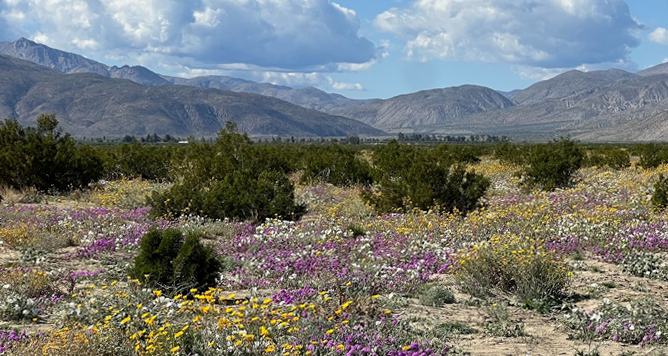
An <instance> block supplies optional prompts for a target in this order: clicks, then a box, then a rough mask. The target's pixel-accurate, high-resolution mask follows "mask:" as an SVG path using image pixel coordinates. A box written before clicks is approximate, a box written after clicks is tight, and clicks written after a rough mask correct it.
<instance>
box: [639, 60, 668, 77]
mask: <svg viewBox="0 0 668 356" xmlns="http://www.w3.org/2000/svg"><path fill="white" fill-rule="evenodd" d="M657 74H668V63H663V64H659V65H658V66H654V67H650V68H647V69H644V70H641V71H640V72H638V75H641V76H643V77H647V76H650V75H657Z"/></svg>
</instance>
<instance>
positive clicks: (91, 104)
mask: <svg viewBox="0 0 668 356" xmlns="http://www.w3.org/2000/svg"><path fill="white" fill-rule="evenodd" d="M42 113H55V114H56V115H57V117H58V119H59V120H60V122H61V124H62V126H63V128H64V129H65V130H66V131H68V132H71V133H72V134H74V135H77V136H103V135H106V136H120V135H126V134H130V135H146V134H150V133H157V134H172V135H181V136H187V135H197V136H199V135H215V134H216V133H217V132H218V131H219V130H220V128H222V127H223V126H224V124H225V122H226V121H230V120H231V121H235V122H237V123H238V124H239V130H240V131H243V132H248V133H249V134H250V135H283V136H345V135H382V134H383V132H382V131H380V130H378V129H375V128H372V127H370V126H368V125H365V124H362V123H360V122H357V121H354V120H350V119H347V118H343V117H336V116H332V115H328V114H325V113H322V112H319V111H315V110H310V109H306V108H303V107H300V106H297V105H293V104H290V103H287V102H285V101H282V100H279V99H275V98H270V97H266V96H262V95H257V94H247V93H234V92H230V91H222V90H217V89H209V88H196V87H188V86H179V85H160V86H144V85H140V84H137V83H133V82H131V81H128V80H119V79H113V78H106V77H103V76H100V75H97V74H92V73H73V74H63V73H60V72H58V71H55V70H50V69H47V68H45V67H42V66H39V65H36V64H33V63H30V62H27V61H24V60H19V59H16V58H12V57H9V56H2V55H0V117H9V118H16V119H18V120H19V121H20V123H21V124H23V125H34V120H35V118H36V117H37V116H38V115H39V114H42Z"/></svg>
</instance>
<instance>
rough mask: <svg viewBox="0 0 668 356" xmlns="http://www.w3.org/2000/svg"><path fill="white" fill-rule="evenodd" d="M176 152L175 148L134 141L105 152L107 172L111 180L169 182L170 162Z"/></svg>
mask: <svg viewBox="0 0 668 356" xmlns="http://www.w3.org/2000/svg"><path fill="white" fill-rule="evenodd" d="M176 151H177V148H176V147H175V146H148V145H143V144H140V143H139V142H137V141H132V142H131V143H125V144H122V145H120V146H115V147H113V148H111V149H108V150H107V151H106V152H105V153H106V157H105V158H106V159H105V164H106V169H105V170H106V171H107V175H108V176H109V177H110V178H118V177H121V176H123V177H127V178H142V179H147V180H168V179H169V169H170V160H171V159H172V156H175V153H176Z"/></svg>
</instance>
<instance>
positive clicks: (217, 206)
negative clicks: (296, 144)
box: [148, 124, 305, 221]
mask: <svg viewBox="0 0 668 356" xmlns="http://www.w3.org/2000/svg"><path fill="white" fill-rule="evenodd" d="M235 130H236V127H235V126H234V125H229V124H228V126H227V127H226V128H225V129H223V130H221V132H220V134H219V136H218V139H217V140H216V142H215V143H214V144H213V145H208V144H206V143H190V144H189V145H188V148H187V149H186V150H185V152H184V153H183V154H180V155H179V157H178V160H179V161H178V162H176V164H175V166H174V169H173V170H172V177H171V179H172V180H174V181H175V182H176V183H175V184H174V185H173V186H172V187H171V188H170V189H169V190H167V191H164V192H162V193H159V192H153V193H152V194H151V196H150V197H149V198H148V203H149V205H151V207H152V208H153V210H152V214H153V215H154V216H168V217H176V216H180V215H183V214H190V213H194V214H198V215H203V216H207V217H210V218H213V219H223V218H232V219H244V220H254V221H262V220H264V219H266V218H269V217H281V218H283V219H299V218H300V217H301V216H302V215H303V214H304V212H305V207H304V206H301V205H299V204H297V203H296V202H295V197H294V186H293V184H292V182H291V181H290V180H289V179H288V178H287V176H286V173H287V172H288V171H290V170H291V164H290V162H289V159H287V158H285V157H283V158H279V157H278V155H279V154H278V152H276V151H273V150H272V149H269V148H266V147H258V146H254V145H252V143H251V141H250V140H249V139H248V137H247V136H246V135H245V134H244V135H240V134H238V133H236V132H235Z"/></svg>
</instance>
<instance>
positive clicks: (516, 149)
mask: <svg viewBox="0 0 668 356" xmlns="http://www.w3.org/2000/svg"><path fill="white" fill-rule="evenodd" d="M494 158H496V159H498V160H499V161H501V162H503V163H506V164H513V165H518V166H522V165H524V164H526V161H527V151H526V150H524V149H522V148H521V147H520V146H517V145H513V144H511V143H508V142H503V143H501V144H498V145H497V146H496V147H494Z"/></svg>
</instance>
